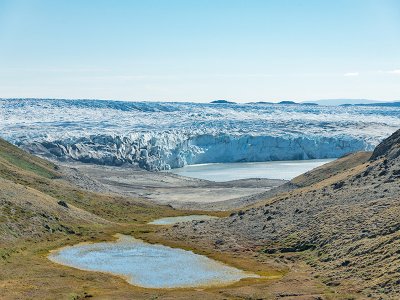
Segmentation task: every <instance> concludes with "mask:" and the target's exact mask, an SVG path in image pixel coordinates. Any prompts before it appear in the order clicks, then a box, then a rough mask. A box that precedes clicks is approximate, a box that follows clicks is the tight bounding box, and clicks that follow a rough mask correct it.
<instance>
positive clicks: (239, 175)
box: [169, 159, 333, 182]
mask: <svg viewBox="0 0 400 300" xmlns="http://www.w3.org/2000/svg"><path fill="white" fill-rule="evenodd" d="M331 161H333V159H312V160H294V161H269V162H254V163H222V164H201V165H190V166H185V167H183V168H179V169H172V170H170V171H169V172H171V173H174V174H178V175H182V176H187V177H194V178H199V179H206V180H211V181H218V182H222V181H230V180H237V179H247V178H269V179H284V180H291V179H293V178H294V177H296V176H298V175H300V174H303V173H305V172H307V171H310V170H312V169H314V168H316V167H319V166H322V165H323V164H326V163H328V162H331Z"/></svg>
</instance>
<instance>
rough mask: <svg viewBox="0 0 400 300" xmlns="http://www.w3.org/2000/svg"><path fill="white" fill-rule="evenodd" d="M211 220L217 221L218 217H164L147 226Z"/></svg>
mask: <svg viewBox="0 0 400 300" xmlns="http://www.w3.org/2000/svg"><path fill="white" fill-rule="evenodd" d="M211 219H218V217H214V216H207V215H189V216H178V217H166V218H161V219H157V220H154V221H151V222H150V223H149V224H152V225H173V224H176V223H182V222H191V221H206V220H211Z"/></svg>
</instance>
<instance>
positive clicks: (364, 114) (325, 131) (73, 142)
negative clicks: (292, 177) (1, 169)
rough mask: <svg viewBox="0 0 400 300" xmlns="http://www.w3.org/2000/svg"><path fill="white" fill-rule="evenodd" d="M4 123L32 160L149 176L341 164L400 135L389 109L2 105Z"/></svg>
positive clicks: (399, 116) (399, 123) (399, 113)
mask: <svg viewBox="0 0 400 300" xmlns="http://www.w3.org/2000/svg"><path fill="white" fill-rule="evenodd" d="M0 117H1V119H0V129H1V131H0V135H1V136H2V137H4V138H6V139H8V140H9V141H11V142H13V143H14V144H17V145H18V146H20V147H22V148H24V149H27V150H29V151H31V152H33V153H36V154H40V155H44V156H48V157H53V158H57V159H60V160H68V159H73V160H79V161H82V162H91V163H97V164H107V165H121V164H124V163H131V164H137V165H138V166H140V167H141V168H145V169H148V170H163V169H169V168H178V167H182V166H184V165H186V164H199V163H210V162H241V161H246V162H252V161H269V160H292V159H293V160H297V159H312V158H334V157H339V156H342V155H344V154H346V153H349V152H354V151H358V150H372V149H373V147H374V146H375V145H376V144H378V143H379V142H380V141H381V140H382V139H383V138H385V137H387V136H389V135H390V134H391V133H392V132H394V131H395V130H396V129H397V128H400V108H387V107H379V108H377V107H327V106H307V105H290V106H289V105H273V104H262V105H260V104H258V105H257V104H242V105H239V104H229V103H226V104H195V103H161V102H156V103H150V102H120V101H97V100H36V99H18V100H16V99H2V100H0Z"/></svg>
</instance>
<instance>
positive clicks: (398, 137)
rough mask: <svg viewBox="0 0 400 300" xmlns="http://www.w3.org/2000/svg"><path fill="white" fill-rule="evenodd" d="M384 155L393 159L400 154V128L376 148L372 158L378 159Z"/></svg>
mask: <svg viewBox="0 0 400 300" xmlns="http://www.w3.org/2000/svg"><path fill="white" fill-rule="evenodd" d="M382 156H385V157H386V158H387V159H391V160H392V159H395V158H397V157H399V156H400V129H399V130H397V131H396V132H395V133H393V134H392V135H391V136H390V137H388V138H387V139H385V140H384V141H383V142H382V143H380V144H379V145H378V146H377V147H376V148H375V150H374V152H373V153H372V156H371V160H375V159H378V158H379V157H382Z"/></svg>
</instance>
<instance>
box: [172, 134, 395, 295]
mask: <svg viewBox="0 0 400 300" xmlns="http://www.w3.org/2000/svg"><path fill="white" fill-rule="evenodd" d="M399 136H400V131H397V132H396V133H394V134H393V135H392V136H391V137H389V138H388V139H386V140H384V141H383V142H382V143H381V144H379V145H378V146H377V147H376V150H375V152H374V154H373V156H372V158H371V159H370V160H368V157H365V155H353V156H347V157H344V158H341V159H340V160H339V161H338V162H336V163H335V162H333V163H331V164H329V165H327V166H322V167H320V168H319V169H316V170H314V171H310V172H309V174H308V175H307V174H305V175H302V176H301V177H299V178H297V179H294V180H293V181H292V184H294V185H297V186H299V188H297V189H293V190H291V191H289V192H284V193H281V194H278V195H276V196H272V198H269V199H266V200H264V201H261V202H259V203H257V204H256V205H254V206H252V207H249V208H247V209H242V210H241V211H239V212H238V213H236V214H232V215H231V216H230V217H228V218H224V219H219V220H215V221H207V222H205V223H203V224H198V223H197V224H190V225H189V224H185V225H182V226H180V227H177V228H173V229H171V231H170V232H169V233H168V234H169V235H170V237H171V238H172V237H174V238H186V239H187V238H188V237H190V239H191V240H193V241H197V242H199V243H201V242H203V243H210V244H212V243H214V241H215V240H216V239H221V238H223V239H224V241H225V242H224V244H221V245H216V246H215V247H216V249H218V250H220V251H232V249H241V248H243V247H246V248H251V249H253V251H261V252H264V253H267V254H271V255H277V256H278V257H279V255H282V254H285V253H288V252H289V253H292V254H293V253H305V254H304V255H305V256H302V257H307V261H308V262H309V263H310V264H311V265H312V266H313V267H314V268H315V269H316V270H317V272H318V274H319V275H320V276H321V278H323V281H324V282H325V283H326V284H327V285H330V286H337V287H338V288H341V289H343V290H344V291H351V292H355V293H363V294H364V295H370V296H371V297H373V298H374V297H375V298H382V299H385V298H388V299H395V298H396V297H395V296H396V295H397V296H398V295H399V294H400V285H399V278H400V273H399V270H400V255H399V249H400V217H399V216H400V156H399V155H398V149H399V147H400V140H399ZM357 159H360V162H359V163H358V164H357V163H356V160H357ZM329 171H331V174H330V175H329ZM318 176H319V180H317V178H318ZM207 236H212V237H213V240H212V241H208V238H207ZM275 253H277V254H275Z"/></svg>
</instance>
